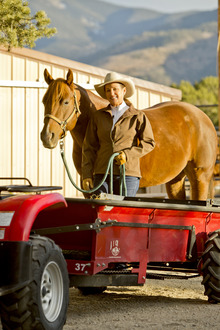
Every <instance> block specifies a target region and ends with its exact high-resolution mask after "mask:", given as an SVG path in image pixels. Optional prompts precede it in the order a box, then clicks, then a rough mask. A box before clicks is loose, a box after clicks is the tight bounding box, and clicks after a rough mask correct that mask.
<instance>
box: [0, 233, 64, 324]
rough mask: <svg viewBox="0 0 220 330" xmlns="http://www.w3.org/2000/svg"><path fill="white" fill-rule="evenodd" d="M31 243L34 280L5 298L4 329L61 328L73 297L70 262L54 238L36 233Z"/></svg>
mask: <svg viewBox="0 0 220 330" xmlns="http://www.w3.org/2000/svg"><path fill="white" fill-rule="evenodd" d="M30 242H31V244H32V262H31V271H32V280H31V282H30V283H29V285H27V286H26V287H24V288H22V289H20V290H17V291H15V292H14V293H11V294H8V295H7V296H3V297H2V298H1V300H0V312H1V321H2V326H3V329H4V330H5V329H10V330H11V329H21V330H29V329H32V330H38V329H42V330H43V329H46V330H55V329H56V330H61V329H62V328H63V325H64V324H65V321H66V313H67V307H68V300H69V278H68V272H67V267H66V261H65V259H64V257H63V255H62V251H61V250H60V248H59V247H58V246H57V245H56V244H55V243H54V242H53V241H52V240H51V239H49V238H46V237H41V236H38V235H33V236H30ZM24 267H25V265H24Z"/></svg>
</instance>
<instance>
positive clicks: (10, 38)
mask: <svg viewBox="0 0 220 330" xmlns="http://www.w3.org/2000/svg"><path fill="white" fill-rule="evenodd" d="M28 6H29V3H28V1H24V0H0V44H2V45H4V46H5V47H7V48H8V50H9V51H10V49H11V48H12V47H24V46H28V47H31V48H32V47H34V46H35V40H37V39H39V38H42V37H47V38H50V37H51V36H53V35H54V34H55V33H56V32H57V31H56V29H55V28H49V27H48V25H49V24H50V19H49V18H48V17H47V15H46V13H45V12H44V11H38V12H37V13H36V14H35V15H34V16H31V10H30V8H29V7H28Z"/></svg>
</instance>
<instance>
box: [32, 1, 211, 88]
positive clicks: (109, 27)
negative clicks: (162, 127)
mask: <svg viewBox="0 0 220 330" xmlns="http://www.w3.org/2000/svg"><path fill="white" fill-rule="evenodd" d="M29 5H30V7H31V10H32V13H35V12H36V11H38V10H45V11H46V13H47V14H48V16H49V17H50V18H51V21H52V23H51V26H55V27H56V28H57V30H58V34H57V35H56V36H55V37H53V38H51V39H42V40H39V41H37V43H36V49H37V50H40V51H43V52H46V53H50V54H54V55H57V56H61V57H65V58H69V59H72V60H76V61H79V62H84V63H87V64H91V65H95V66H99V67H102V68H106V69H107V70H114V71H118V72H121V73H125V74H128V75H131V76H135V77H139V78H142V79H147V80H150V81H154V82H158V83H162V84H167V85H169V84H171V83H172V82H175V83H179V82H180V80H183V79H184V80H189V81H191V82H192V83H194V81H198V80H200V79H201V78H203V77H205V76H208V75H216V48H217V10H215V11H208V12H185V13H179V14H163V13H160V12H156V11H152V10H146V9H133V8H124V7H119V6H116V5H110V4H108V3H104V2H100V1H98V0H80V1H79V0H47V1H44V0H38V1H35V0H29Z"/></svg>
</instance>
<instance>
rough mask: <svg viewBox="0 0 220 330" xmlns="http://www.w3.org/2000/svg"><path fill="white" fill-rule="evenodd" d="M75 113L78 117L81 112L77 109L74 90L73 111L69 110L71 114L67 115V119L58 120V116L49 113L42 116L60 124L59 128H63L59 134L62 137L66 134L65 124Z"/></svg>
mask: <svg viewBox="0 0 220 330" xmlns="http://www.w3.org/2000/svg"><path fill="white" fill-rule="evenodd" d="M75 114H76V115H77V117H78V116H79V115H80V114H81V112H80V110H79V105H78V102H77V98H76V92H75V91H74V108H73V111H72V112H71V114H70V115H69V117H68V118H67V119H65V120H60V119H59V118H57V117H55V116H53V115H51V114H47V115H45V116H44V118H50V119H53V120H55V121H56V122H57V123H58V124H59V125H60V127H61V129H62V130H63V134H62V135H61V139H63V138H64V137H65V136H66V126H67V124H68V123H69V122H70V120H71V119H72V118H73V116H74V115H75Z"/></svg>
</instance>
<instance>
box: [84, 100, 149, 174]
mask: <svg viewBox="0 0 220 330" xmlns="http://www.w3.org/2000/svg"><path fill="white" fill-rule="evenodd" d="M128 105H129V109H128V110H126V111H125V112H124V114H123V115H122V116H121V117H120V118H119V119H118V121H117V122H116V123H115V126H114V128H113V130H112V131H111V129H112V125H113V119H112V112H111V107H110V105H109V106H108V107H106V108H103V109H101V110H98V111H96V112H95V113H94V115H93V117H92V118H91V120H90V122H89V125H88V128H87V131H86V136H85V139H84V142H83V148H82V177H83V179H86V178H92V177H93V175H94V174H104V173H105V171H106V168H107V165H108V161H109V158H110V157H111V155H112V154H113V153H115V152H119V151H122V150H123V151H124V153H125V154H126V158H127V161H126V163H125V173H126V175H130V176H136V177H141V173H140V165H139V158H140V157H142V156H144V155H146V154H147V153H148V152H150V151H151V150H153V148H154V145H155V143H154V137H153V132H152V128H151V125H150V122H149V121H148V119H147V117H146V115H145V114H144V113H143V112H142V111H140V110H137V109H135V108H134V107H133V105H132V104H128ZM119 173H120V172H119V166H117V165H114V174H117V175H118V174H119Z"/></svg>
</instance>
